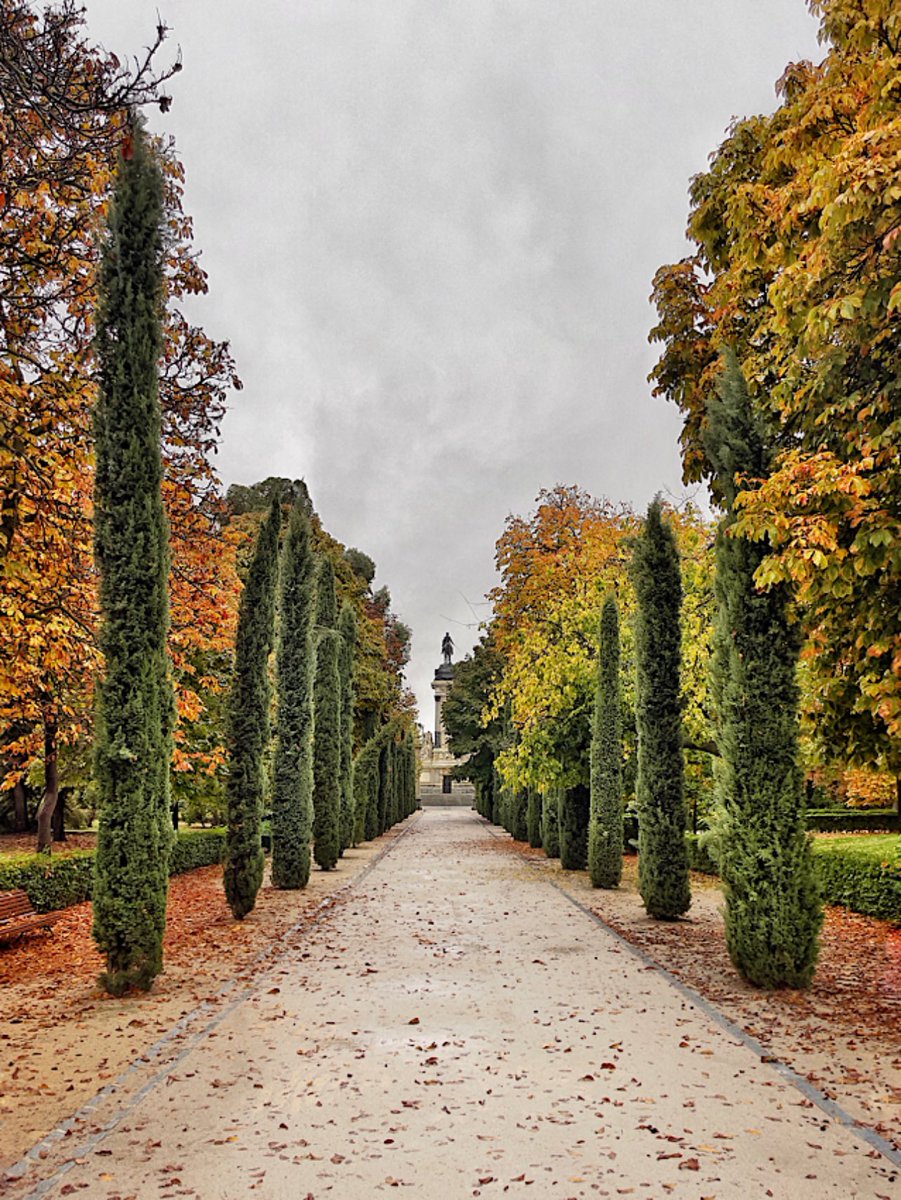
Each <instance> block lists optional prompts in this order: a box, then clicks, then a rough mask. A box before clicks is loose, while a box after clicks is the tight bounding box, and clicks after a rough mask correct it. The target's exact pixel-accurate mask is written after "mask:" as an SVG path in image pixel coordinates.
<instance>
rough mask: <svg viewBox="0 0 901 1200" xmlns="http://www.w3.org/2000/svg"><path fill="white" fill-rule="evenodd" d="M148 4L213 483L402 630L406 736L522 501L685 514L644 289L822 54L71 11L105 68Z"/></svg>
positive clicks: (478, 22) (194, 14)
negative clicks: (354, 558)
mask: <svg viewBox="0 0 901 1200" xmlns="http://www.w3.org/2000/svg"><path fill="white" fill-rule="evenodd" d="M157 8H159V10H160V12H161V14H162V16H163V18H164V20H165V21H166V23H167V24H168V25H169V26H170V27H171V28H172V34H171V35H170V40H169V46H170V47H171V49H172V51H173V52H174V50H175V48H176V46H178V45H180V46H181V50H182V54H183V58H184V71H183V72H182V74H181V75H180V76H178V77H177V78H176V79H175V80H174V82H173V86H172V88H171V90H172V92H173V96H174V103H173V106H172V109H171V111H170V112H169V113H168V114H167V115H166V116H165V117H162V116H159V115H156V116H154V117H153V119H152V125H153V127H154V128H155V129H158V130H165V131H167V132H170V133H172V134H174V135H175V138H176V142H177V146H178V150H179V153H180V157H181V158H182V160H183V162H184V163H185V166H186V169H187V192H186V202H187V208H188V211H189V212H191V213H192V214H193V216H194V218H195V235H196V243H197V245H198V247H200V248H201V249H202V251H203V259H202V261H203V263H204V265H205V267H206V269H207V271H208V272H209V277H210V294H209V296H208V297H206V298H205V299H204V300H203V302H202V306H201V307H199V308H198V309H197V310H196V311H195V313H194V315H195V317H199V319H200V320H201V321H202V323H203V324H204V326H205V327H206V328H207V330H208V331H209V332H210V333H211V334H212V335H213V336H215V337H218V338H228V339H230V340H231V342H232V345H233V348H234V351H235V354H236V357H237V362H238V368H239V371H240V374H241V376H242V378H243V380H244V384H245V388H244V391H243V392H241V393H239V394H237V395H235V396H234V397H233V405H232V409H231V411H230V412H229V415H228V417H227V419H226V422H225V426H224V429H223V438H222V446H221V450H220V454H219V469H220V473H221V475H222V478H223V480H224V481H225V482H226V483H232V482H240V483H252V482H254V481H255V480H258V479H262V478H264V477H266V476H268V475H286V476H290V477H292V478H294V477H298V476H302V477H304V478H305V479H306V481H307V483H308V484H309V487H310V491H311V494H312V497H313V502H314V504H315V505H316V507H317V509H318V511H319V513H320V514H321V516H322V519H323V521H324V523H325V525H326V527H327V528H328V529H329V531H330V532H331V533H332V534H334V536H335V537H337V538H339V539H340V540H341V541H343V542H345V543H346V544H347V545H352V546H353V545H355V546H359V547H360V548H361V549H362V550H365V551H366V552H367V553H368V554H370V555H371V556H372V557H373V558H374V559H375V561H376V563H377V565H378V580H377V582H378V583H384V584H387V586H388V587H389V588H390V590H391V594H392V597H393V600H394V607H395V609H396V611H397V612H398V613H399V614H400V615H401V616H402V617H403V619H404V620H406V621H407V622H408V624H410V625H411V626H412V629H413V637H414V643H413V661H412V664H411V667H410V668H409V671H408V677H409V681H410V683H411V685H412V686H413V687H414V688H415V690H416V692H417V695H418V697H419V702H420V711H421V713H422V714H423V718H424V720H425V723H426V725H429V724H430V721H431V714H432V704H431V693H430V689H429V683H430V681H431V678H432V673H433V670H434V667H435V666H437V664H438V662H439V661H440V643H441V636H442V634H443V633H444V631H445V630H446V629H447V630H450V632H451V633H452V635H453V637H454V639H455V641H456V643H457V647H458V654H460V655H462V653H463V652H465V651H466V650H467V649H469V647H470V646H471V644H472V642H473V640H474V639H475V637H476V636H477V633H476V630H475V629H474V628H473V627H472V623H473V622H474V621H477V620H479V619H480V618H483V617H484V616H486V615H487V611H488V610H487V608H486V607H485V606H484V605H483V604H482V603H481V602H482V601H483V600H484V595H485V592H486V591H487V589H488V588H490V587H491V586H492V584H493V582H494V561H493V560H494V543H495V540H496V539H497V537H498V535H499V534H500V532H501V530H502V527H503V522H504V519H505V517H506V516H507V514H508V513H510V512H517V513H524V512H527V511H529V510H530V509H531V507H532V505H533V501H534V498H535V496H536V494H537V493H538V491H539V489H541V488H542V487H552V486H553V485H554V484H556V483H568V484H569V483H576V484H579V485H581V486H582V487H585V488H587V489H588V490H589V491H590V492H592V493H593V494H595V495H607V496H610V497H611V498H612V499H614V500H624V501H628V502H630V503H631V504H633V505H634V506H635V507H636V508H639V509H641V508H644V507H645V506H646V505H647V503H648V502H649V500H650V499H651V498H652V496H653V495H654V493H655V492H657V491H658V490H660V489H663V490H664V491H665V492H667V493H669V494H671V495H673V496H674V497H681V496H682V495H683V490H682V487H681V484H680V464H679V456H678V448H677V442H676V438H677V435H678V430H679V422H678V419H677V414H676V412H675V411H674V410H671V408H670V407H669V406H668V405H666V404H665V403H664V402H662V401H659V400H653V399H652V398H651V396H650V389H649V387H648V384H647V382H646V377H647V374H648V371H649V370H650V368H651V366H652V365H653V362H654V358H655V355H654V350H653V347H650V346H649V345H648V343H647V333H648V329H649V328H650V326H651V324H652V322H653V312H652V310H651V308H650V306H649V304H648V293H649V291H650V285H651V278H652V276H653V274H654V271H655V270H656V268H657V267H658V266H659V265H660V264H662V263H664V262H671V261H674V260H677V259H678V258H680V257H682V256H683V254H684V253H685V243H684V240H683V231H684V226H685V219H686V214H687V185H688V180H689V177H690V176H691V175H692V174H694V173H695V172H697V171H699V170H702V169H703V168H704V166H705V163H706V159H707V155H708V154H709V153H710V151H711V150H713V149H714V148H715V147H716V146H717V145H718V144H719V142H720V141H721V140H722V138H723V135H724V131H725V129H726V126H727V124H728V122H729V120H730V118H731V117H732V116H736V115H738V116H743V115H746V114H748V113H751V112H756V111H764V110H766V111H769V110H772V108H773V107H774V104H775V98H774V91H773V83H774V81H775V79H777V78H778V76H779V75H781V73H782V71H783V69H784V67H785V65H786V63H787V62H788V61H790V60H797V59H799V58H817V57H819V56H820V54H819V48H818V46H817V43H816V26H815V23H814V21H813V20H812V18H811V17H810V15H809V13H808V11H807V8H806V5H805V3H804V0H278V2H277V0H257V3H248V2H247V0H240V3H239V2H238V0H159V4H158V5H157V3H156V2H154V3H148V2H146V0H87V19H88V28H89V30H90V33H91V35H92V36H93V37H94V39H96V40H98V41H100V42H102V43H103V44H104V45H106V46H107V47H108V48H109V49H113V50H115V51H116V53H117V54H118V55H119V56H120V57H123V56H124V55H126V54H134V53H137V52H138V51H139V50H140V48H141V47H142V46H143V45H145V44H146V43H147V42H148V41H149V40H150V39H151V38H152V34H153V29H154V27H155V25H156V12H157Z"/></svg>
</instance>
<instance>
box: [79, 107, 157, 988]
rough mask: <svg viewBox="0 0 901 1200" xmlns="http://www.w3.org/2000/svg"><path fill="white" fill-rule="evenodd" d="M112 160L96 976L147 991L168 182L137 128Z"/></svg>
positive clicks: (103, 365) (102, 307)
mask: <svg viewBox="0 0 901 1200" xmlns="http://www.w3.org/2000/svg"><path fill="white" fill-rule="evenodd" d="M129 146H130V149H129V151H128V153H127V157H126V158H124V159H122V160H120V163H119V168H118V172H117V176H116V184H115V191H114V194H113V199H112V204H111V207H110V213H109V225H108V230H107V236H106V241H105V244H104V248H103V258H102V262H101V266H100V278H99V311H98V314H97V336H96V348H97V358H98V361H99V383H100V387H99V395H98V400H97V406H96V409H95V412H94V439H95V446H96V456H97V475H96V488H95V517H94V530H95V554H96V560H97V565H98V568H99V572H100V609H101V627H100V645H101V649H102V652H103V658H104V674H103V679H102V682H101V684H100V687H99V691H98V722H97V737H96V776H97V787H98V795H99V803H100V828H99V833H98V839H97V857H96V861H95V874H94V897H93V898H94V938H95V940H96V942H97V945H98V947H99V948H100V950H101V952H102V953H103V954H104V955H105V957H106V972H105V973H104V974H103V975H102V976H101V981H102V983H103V985H104V986H105V987H106V989H107V990H108V991H109V992H111V993H113V994H114V995H119V994H121V993H122V992H123V991H125V990H126V989H127V988H129V987H131V986H134V987H137V988H140V989H144V990H146V989H147V988H149V987H150V985H151V983H152V982H153V980H154V978H155V977H156V976H157V975H158V974H159V972H160V970H161V969H162V965H163V933H164V931H165V926H166V899H167V893H168V879H169V851H170V847H171V845H172V841H173V829H172V821H171V816H170V807H169V762H170V759H171V755H172V726H173V720H174V701H173V693H172V685H171V681H170V678H169V664H168V658H167V653H166V633H167V629H168V621H169V602H168V588H167V581H168V566H169V553H168V530H167V526H166V519H165V515H164V510H163V500H162V493H161V482H162V459H161V447H160V423H161V417H160V402H159V360H160V354H161V351H162V336H161V330H160V314H161V311H162V296H163V273H162V262H163V237H162V224H163V180H162V175H161V172H160V169H159V166H158V164H157V163H156V161H155V160H154V157H153V155H152V153H151V151H150V149H149V146H148V143H147V138H146V135H145V133H144V130H143V128H142V127H141V125H140V124H138V123H137V122H135V123H134V124H133V125H132V129H131V135H130V139H129Z"/></svg>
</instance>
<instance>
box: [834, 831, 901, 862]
mask: <svg viewBox="0 0 901 1200" xmlns="http://www.w3.org/2000/svg"><path fill="white" fill-rule="evenodd" d="M813 847H814V850H815V851H816V853H817V854H847V853H851V854H861V855H865V856H866V857H867V858H871V859H872V860H873V861H874V862H877V863H883V862H897V861H898V860H899V859H901V833H820V834H817V836H816V837H815V838H814V842H813Z"/></svg>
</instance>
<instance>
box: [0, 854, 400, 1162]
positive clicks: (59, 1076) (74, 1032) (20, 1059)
mask: <svg viewBox="0 0 901 1200" xmlns="http://www.w3.org/2000/svg"><path fill="white" fill-rule="evenodd" d="M394 836H395V835H394V834H393V833H389V834H386V835H385V836H384V837H383V838H380V839H379V840H378V841H377V842H374V843H371V844H368V845H366V846H363V847H358V848H357V849H355V850H349V851H348V852H347V853H346V854H345V856H344V858H343V859H342V860H341V862H340V864H339V867H338V869H337V870H335V871H330V872H322V871H316V872H314V873H313V875H312V877H311V879H310V883H309V885H308V887H307V888H306V889H305V891H303V892H284V891H277V890H275V889H274V888H272V887H270V886H268V868H267V881H266V884H264V887H263V889H262V890H261V892H260V895H259V899H258V902H257V907H256V908H255V909H254V911H253V912H252V913H251V914H250V915H249V916H248V917H246V918H245V920H244V921H240V922H239V921H235V920H234V919H233V917H232V915H231V913H230V912H229V909H228V905H227V904H226V902H225V896H224V893H223V889H222V868H221V867H204V868H200V869H199V870H195V871H190V872H188V873H187V874H184V875H178V876H175V877H174V878H172V879H171V880H170V881H169V903H168V907H167V912H166V940H165V947H164V961H165V964H166V965H165V971H164V973H163V974H162V975H161V976H160V977H159V979H158V980H157V981H156V983H155V984H154V986H153V988H152V989H151V991H150V992H149V993H147V994H145V995H132V996H127V997H124V998H120V999H114V998H111V997H109V996H107V995H106V994H105V993H104V992H102V991H101V989H100V988H99V987H98V986H97V977H98V975H99V974H100V972H101V970H102V969H103V966H104V963H103V960H102V958H101V956H100V955H99V954H98V953H97V950H96V948H95V946H94V941H93V938H92V936H91V920H92V912H91V905H90V903H87V904H78V905H75V906H74V907H72V908H68V909H66V910H65V911H64V913H63V915H62V917H61V918H60V919H59V921H58V922H57V923H56V925H55V926H54V927H53V930H52V931H51V932H50V933H45V932H37V933H33V934H30V935H26V936H25V937H22V938H20V939H19V940H18V941H13V942H8V943H0V995H2V997H3V1001H2V1018H0V1167H3V1166H9V1165H10V1164H11V1163H13V1162H15V1161H17V1159H18V1158H20V1157H21V1155H22V1154H23V1153H24V1152H25V1151H26V1150H28V1149H29V1147H31V1146H32V1145H34V1144H35V1143H36V1142H37V1141H39V1140H40V1139H41V1138H42V1137H43V1136H44V1135H45V1134H46V1133H47V1132H48V1131H49V1130H51V1129H53V1128H54V1127H55V1126H56V1125H57V1124H58V1123H59V1122H60V1121H61V1120H63V1119H64V1118H66V1117H67V1116H69V1115H70V1114H71V1113H73V1112H74V1111H76V1110H77V1109H78V1108H80V1107H81V1106H82V1105H83V1104H84V1103H86V1101H87V1100H89V1099H90V1098H91V1097H92V1096H93V1095H94V1094H95V1093H96V1092H97V1091H98V1090H99V1089H100V1088H102V1087H104V1086H105V1085H106V1084H108V1083H109V1082H110V1081H111V1080H113V1079H115V1078H116V1077H117V1076H118V1075H119V1074H120V1073H121V1072H122V1071H123V1070H124V1069H125V1068H126V1067H127V1066H128V1065H129V1064H130V1063H132V1062H133V1061H134V1060H135V1059H137V1058H139V1057H140V1056H141V1055H142V1054H143V1053H144V1051H146V1050H147V1049H148V1047H150V1046H152V1045H153V1044H154V1043H155V1042H156V1041H157V1040H158V1039H159V1038H161V1037H162V1036H163V1035H164V1034H166V1033H167V1032H168V1031H169V1030H170V1029H172V1027H173V1026H174V1025H175V1024H176V1022H178V1021H179V1020H180V1019H181V1018H182V1017H183V1016H185V1014H187V1013H191V1012H192V1011H193V1010H194V1009H196V1008H197V1006H198V1005H200V1004H202V1003H204V1002H205V1001H215V1000H217V998H219V993H220V992H221V989H222V988H223V986H224V985H226V984H228V983H229V982H230V981H231V980H234V979H236V978H237V979H239V980H241V981H242V982H249V981H250V979H251V978H252V976H253V967H254V964H255V963H256V962H257V961H258V960H259V959H260V957H261V955H267V954H271V953H278V947H279V945H280V944H281V942H282V939H283V938H284V937H285V935H286V934H287V933H288V931H289V930H291V929H292V928H293V927H294V926H295V925H297V924H298V922H303V921H304V920H305V919H308V918H309V917H311V916H312V915H313V913H314V911H315V910H316V909H317V907H318V906H319V905H320V904H321V903H322V902H323V900H325V899H326V898H327V897H328V896H329V895H331V894H332V893H333V892H335V891H336V890H337V889H338V888H340V887H341V886H342V885H343V884H345V883H347V882H348V881H349V880H350V879H351V878H352V877H353V876H354V875H356V874H357V873H358V872H359V871H360V870H361V869H363V867H365V866H366V864H367V862H368V861H369V860H370V859H371V858H372V857H373V855H374V854H376V853H378V851H379V850H381V849H382V848H383V847H384V844H385V843H386V842H388V841H391V840H393V837H394ZM71 844H72V847H73V848H75V847H76V846H77V845H78V844H79V840H78V839H77V838H76V839H73V841H72V843H71ZM85 844H87V843H85ZM90 844H92V845H93V842H91V843H90ZM2 848H3V850H4V851H7V850H9V851H15V850H24V849H31V848H32V845H31V839H28V840H27V842H26V843H24V844H22V845H19V844H18V843H17V839H14V838H11V837H10V838H3V839H2Z"/></svg>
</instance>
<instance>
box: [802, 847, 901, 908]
mask: <svg viewBox="0 0 901 1200" xmlns="http://www.w3.org/2000/svg"><path fill="white" fill-rule="evenodd" d="M814 864H815V866H816V870H817V875H818V876H819V880H820V886H821V887H822V890H823V899H824V901H825V902H826V903H827V904H838V905H842V906H843V907H844V908H850V909H852V910H853V911H854V912H859V913H863V914H864V915H865V916H868V917H879V918H880V919H881V920H883V921H896V922H901V838H898V837H884V836H882V837H879V836H876V837H851V838H817V839H816V840H815V841H814Z"/></svg>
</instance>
